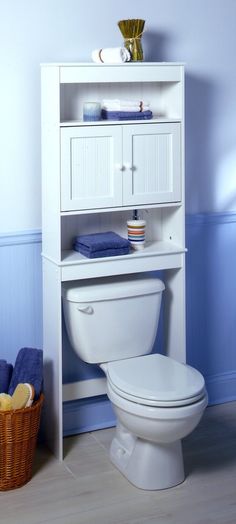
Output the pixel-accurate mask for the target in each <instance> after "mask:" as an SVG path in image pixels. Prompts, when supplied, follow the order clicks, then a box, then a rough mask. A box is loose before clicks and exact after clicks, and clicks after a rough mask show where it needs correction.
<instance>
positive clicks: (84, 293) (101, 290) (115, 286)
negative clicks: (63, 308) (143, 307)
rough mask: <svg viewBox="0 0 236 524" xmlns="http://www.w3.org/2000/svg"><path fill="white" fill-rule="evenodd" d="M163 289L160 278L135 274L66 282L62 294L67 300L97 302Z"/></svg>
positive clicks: (151, 292)
mask: <svg viewBox="0 0 236 524" xmlns="http://www.w3.org/2000/svg"><path fill="white" fill-rule="evenodd" d="M164 289H165V286H164V284H163V282H162V281H161V280H160V279H158V278H155V277H150V276H143V275H142V276H139V275H138V274H137V275H135V276H133V275H125V276H122V277H106V278H95V279H89V280H82V281H81V280H80V281H75V282H66V283H63V285H62V296H63V298H64V299H66V300H68V301H69V302H97V301H101V300H112V299H115V298H127V297H134V296H140V295H150V294H155V293H161V292H162V291H163V290H164Z"/></svg>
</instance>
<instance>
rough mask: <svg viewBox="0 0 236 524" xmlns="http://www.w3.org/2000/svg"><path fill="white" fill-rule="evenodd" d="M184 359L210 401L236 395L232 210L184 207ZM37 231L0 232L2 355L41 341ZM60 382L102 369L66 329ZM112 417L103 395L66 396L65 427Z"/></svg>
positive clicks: (235, 228)
mask: <svg viewBox="0 0 236 524" xmlns="http://www.w3.org/2000/svg"><path fill="white" fill-rule="evenodd" d="M186 237H187V242H186V244H187V247H188V253H187V266H186V268H187V289H186V295H187V296H186V298H187V300H186V302H187V361H188V363H189V364H190V365H192V366H194V367H195V368H197V369H199V370H200V371H201V372H202V373H203V375H204V377H205V379H206V383H207V389H208V393H209V400H210V404H216V403H222V402H226V401H230V400H236V353H235V347H236V314H235V311H236V279H235V267H236V213H218V214H197V215H188V216H187V220H186ZM40 253H41V234H40V232H34V233H32V234H28V233H21V234H19V235H8V236H6V235H3V236H2V237H0V274H1V275H2V279H1V297H0V340H1V358H6V359H7V360H8V361H10V362H12V363H14V361H15V357H16V354H17V351H18V350H19V349H20V347H22V346H26V345H29V346H34V347H42V287H41V286H42V283H41V254H40ZM63 362H64V376H63V381H64V383H68V382H73V381H75V380H84V379H87V378H93V377H97V376H99V375H101V373H102V372H101V371H100V370H98V368H97V367H96V366H90V365H88V364H85V363H82V362H81V361H80V360H79V359H78V358H77V356H76V355H75V354H74V352H73V350H72V348H71V347H70V345H69V342H68V339H67V336H66V333H64V351H63ZM113 423H114V415H113V413H112V410H111V407H110V404H109V402H108V401H107V400H106V398H104V397H102V398H98V399H97V398H96V399H91V401H89V400H87V399H86V400H84V401H74V402H71V403H66V404H65V406H64V425H65V434H71V433H73V432H77V431H85V430H93V429H98V428H101V427H106V426H109V425H112V424H113Z"/></svg>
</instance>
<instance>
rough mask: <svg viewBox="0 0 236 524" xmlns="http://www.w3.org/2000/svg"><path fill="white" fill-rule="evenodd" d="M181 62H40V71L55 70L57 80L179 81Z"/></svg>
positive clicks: (65, 81)
mask: <svg viewBox="0 0 236 524" xmlns="http://www.w3.org/2000/svg"><path fill="white" fill-rule="evenodd" d="M183 66H184V64H181V63H176V62H125V63H121V64H95V63H93V62H80V63H79V62H78V63H76V62H75V63H73V62H71V63H48V64H41V67H42V72H43V73H44V74H46V73H47V72H48V73H49V72H50V73H51V74H55V75H56V76H57V81H59V83H60V84H76V83H97V82H99V83H109V84H110V83H124V82H131V83H134V82H181V81H182V80H183Z"/></svg>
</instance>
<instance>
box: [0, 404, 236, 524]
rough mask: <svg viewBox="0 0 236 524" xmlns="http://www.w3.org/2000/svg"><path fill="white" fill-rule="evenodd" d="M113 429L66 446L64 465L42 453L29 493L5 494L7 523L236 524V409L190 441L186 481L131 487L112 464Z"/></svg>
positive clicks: (0, 504)
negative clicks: (148, 489)
mask: <svg viewBox="0 0 236 524" xmlns="http://www.w3.org/2000/svg"><path fill="white" fill-rule="evenodd" d="M113 432H114V430H113V429H107V430H102V431H97V432H94V433H87V434H83V435H79V436H77V437H70V438H67V439H65V450H66V459H65V461H64V463H59V462H58V461H57V460H55V459H54V457H52V455H51V454H50V453H48V452H47V451H46V450H45V449H43V448H41V449H38V450H37V453H36V458H35V464H34V475H33V478H32V480H31V481H30V482H29V483H28V484H27V485H26V486H24V487H22V488H20V489H18V490H14V491H9V492H2V493H0V523H1V524H5V523H6V524H42V523H47V524H55V523H57V524H93V523H95V524H121V523H122V524H128V523H129V524H213V523H214V524H236V402H232V403H228V404H224V405H219V406H214V407H211V408H208V409H207V410H206V414H205V415H204V418H203V420H202V422H201V423H200V425H199V427H198V428H197V429H196V430H195V432H194V433H193V434H192V435H190V436H189V437H188V438H186V439H185V441H184V458H185V468H186V475H187V477H186V480H185V482H184V483H183V484H181V485H179V486H177V487H176V488H172V489H169V490H164V491H159V492H144V491H142V490H139V489H137V488H135V487H133V486H132V485H131V484H129V483H128V481H126V479H125V478H123V477H122V476H121V475H120V473H119V472H118V471H116V469H115V468H114V467H113V466H112V464H111V463H110V462H109V456H108V449H109V444H110V441H111V438H112V435H113Z"/></svg>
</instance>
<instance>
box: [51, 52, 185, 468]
mask: <svg viewBox="0 0 236 524" xmlns="http://www.w3.org/2000/svg"><path fill="white" fill-rule="evenodd" d="M41 81H42V238H43V248H42V256H43V322H44V327H43V349H44V359H45V374H44V388H45V420H44V425H45V430H46V434H47V439H48V444H49V446H50V447H51V449H52V450H53V451H54V453H55V455H56V456H57V457H58V458H60V459H62V458H63V410H62V407H63V400H74V399H75V398H84V397H92V396H96V395H101V394H103V393H105V392H106V390H105V379H103V378H97V379H95V380H94V379H93V380H91V381H89V380H87V381H83V382H86V384H85V383H78V384H73V385H67V384H65V385H64V386H63V384H62V307H61V286H62V282H64V281H72V280H79V279H86V278H95V277H102V276H111V275H121V274H127V273H137V272H145V271H156V270H164V280H165V285H166V290H165V293H164V325H165V336H164V343H165V350H166V354H167V355H169V356H171V357H173V358H175V359H177V360H179V361H182V362H185V234H184V230H185V228H184V220H185V212H184V67H183V65H182V64H177V63H163V62H162V63H145V62H143V63H138V62H137V63H131V64H127V63H126V64H117V65H110V64H109V65H108V64H92V63H78V64H77V63H75V64H73V63H72V64H43V65H42V68H41ZM104 98H112V99H115V98H125V99H130V98H133V99H140V100H143V99H144V100H148V101H149V102H150V106H151V109H152V111H153V118H152V119H151V120H147V121H143V120H140V121H138V120H137V121H125V122H124V121H122V122H119V121H99V122H83V120H82V110H83V103H84V102H85V101H89V100H91V101H101V100H102V99H104ZM134 209H138V211H139V214H140V215H141V216H142V217H143V218H144V219H145V220H146V222H147V227H146V244H145V248H144V250H142V251H136V252H132V253H131V254H129V255H125V256H117V257H110V258H105V259H102V258H99V259H92V260H91V259H87V258H85V257H83V256H81V255H80V254H79V253H77V252H75V251H73V249H72V244H73V238H74V236H76V235H78V234H81V233H90V232H98V231H107V230H114V231H116V232H117V233H119V234H121V235H122V236H127V232H126V222H127V220H128V219H130V218H132V212H133V210H134Z"/></svg>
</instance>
